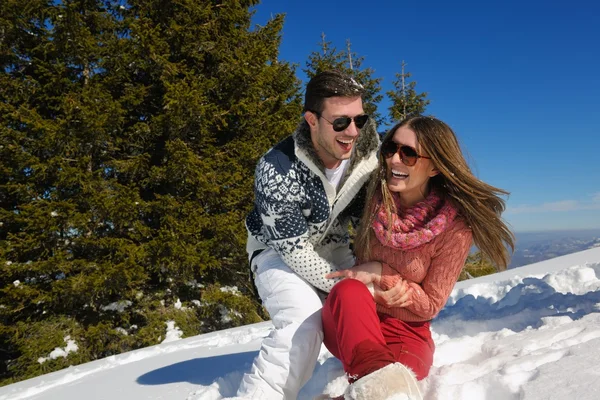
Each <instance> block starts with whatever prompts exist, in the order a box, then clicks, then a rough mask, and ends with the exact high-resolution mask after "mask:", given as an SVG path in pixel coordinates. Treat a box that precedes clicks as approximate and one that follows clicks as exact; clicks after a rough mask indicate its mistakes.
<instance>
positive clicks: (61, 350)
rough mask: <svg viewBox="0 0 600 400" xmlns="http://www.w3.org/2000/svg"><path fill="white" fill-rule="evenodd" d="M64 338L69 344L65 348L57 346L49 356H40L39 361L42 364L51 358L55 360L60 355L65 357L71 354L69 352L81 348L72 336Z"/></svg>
mask: <svg viewBox="0 0 600 400" xmlns="http://www.w3.org/2000/svg"><path fill="white" fill-rule="evenodd" d="M64 340H65V343H66V344H67V345H66V346H65V347H64V348H60V347H56V348H55V349H54V350H52V351H51V352H50V354H49V355H48V357H40V358H38V360H37V361H38V362H39V363H40V364H43V363H45V362H46V361H48V360H50V359H52V360H55V359H57V358H58V357H63V358H65V357H67V356H68V355H69V353H75V352H77V350H79V346H77V343H75V341H74V340H73V339H71V336H65V338H64Z"/></svg>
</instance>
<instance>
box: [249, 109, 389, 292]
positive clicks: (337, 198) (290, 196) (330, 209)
mask: <svg viewBox="0 0 600 400" xmlns="http://www.w3.org/2000/svg"><path fill="white" fill-rule="evenodd" d="M378 147H379V135H378V134H377V131H376V129H375V124H374V122H372V121H371V120H370V121H369V122H368V123H367V125H365V126H364V127H363V129H361V132H360V135H359V137H358V139H357V141H356V144H355V148H354V150H353V154H352V157H351V160H350V165H349V167H348V169H347V171H346V175H345V176H344V177H343V178H342V181H341V182H340V184H339V186H338V188H335V187H333V186H332V185H331V184H330V183H329V181H328V180H327V178H326V176H325V167H324V165H323V163H322V162H321V161H320V159H319V157H318V156H317V154H316V151H315V150H314V147H313V144H312V141H311V137H310V128H309V126H308V124H307V123H306V121H302V123H301V124H300V125H299V127H298V129H297V130H296V132H295V133H294V134H293V135H292V136H289V137H288V138H286V139H284V140H283V141H281V142H280V143H278V144H277V145H275V146H274V147H273V148H272V149H271V150H269V151H268V152H267V153H266V154H265V155H264V156H263V157H262V158H261V159H260V160H259V162H258V165H257V167H256V173H255V180H254V195H255V200H254V209H253V210H252V211H251V212H250V214H249V215H248V217H247V218H246V229H247V230H248V243H247V246H246V250H247V252H248V256H249V257H252V254H253V253H254V252H255V251H257V250H262V249H266V248H272V249H274V250H275V251H276V252H277V253H278V254H279V255H280V256H281V258H282V260H283V261H284V262H285V263H286V264H287V265H288V266H289V267H290V268H291V269H292V270H293V271H294V272H296V273H297V274H298V275H300V276H301V277H302V278H304V279H305V280H306V281H308V282H309V283H310V284H311V285H313V286H314V287H316V288H317V289H320V290H322V291H325V292H329V291H330V290H331V288H332V287H333V285H334V284H335V283H336V280H332V279H325V278H324V275H325V274H327V273H329V272H331V271H335V270H337V269H338V268H349V267H351V266H352V265H353V264H354V256H353V255H352V252H351V250H350V248H349V234H348V225H349V222H350V221H351V219H353V218H356V217H359V216H360V213H361V212H362V204H361V202H360V201H359V199H360V197H361V196H358V193H359V191H361V189H363V187H364V186H365V183H366V182H367V180H368V178H369V176H370V174H371V172H372V171H373V170H374V169H375V168H376V167H377V155H376V151H377V148H378ZM352 222H356V221H355V220H352Z"/></svg>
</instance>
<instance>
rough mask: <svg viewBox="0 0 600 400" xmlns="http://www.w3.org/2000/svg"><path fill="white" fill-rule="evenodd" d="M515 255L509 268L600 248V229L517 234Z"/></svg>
mask: <svg viewBox="0 0 600 400" xmlns="http://www.w3.org/2000/svg"><path fill="white" fill-rule="evenodd" d="M515 235H516V237H517V243H516V249H515V253H514V254H513V256H512V259H511V263H510V264H509V266H508V268H509V269H510V268H516V267H520V266H522V265H527V264H533V263H536V262H539V261H544V260H548V259H550V258H554V257H559V256H563V255H566V254H571V253H576V252H578V251H583V250H587V249H591V248H593V247H600V229H593V230H577V231H575V230H565V231H546V232H517V233H515Z"/></svg>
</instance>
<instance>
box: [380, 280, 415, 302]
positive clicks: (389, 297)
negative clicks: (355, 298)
mask: <svg viewBox="0 0 600 400" xmlns="http://www.w3.org/2000/svg"><path fill="white" fill-rule="evenodd" d="M412 293H413V288H411V287H410V286H409V285H408V283H407V282H406V281H405V280H404V279H400V280H399V281H398V282H397V283H396V285H394V287H392V288H390V289H388V290H381V288H380V287H379V286H375V293H374V295H373V297H374V299H375V302H376V303H377V304H381V305H382V306H386V307H389V308H392V307H408V306H410V305H411V304H412V301H411V300H409V299H410V298H411V296H412Z"/></svg>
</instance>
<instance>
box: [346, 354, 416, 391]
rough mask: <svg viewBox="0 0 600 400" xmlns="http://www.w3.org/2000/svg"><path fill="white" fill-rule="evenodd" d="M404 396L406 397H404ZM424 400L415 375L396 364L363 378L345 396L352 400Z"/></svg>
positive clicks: (349, 387)
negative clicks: (402, 399) (391, 399)
mask: <svg viewBox="0 0 600 400" xmlns="http://www.w3.org/2000/svg"><path fill="white" fill-rule="evenodd" d="M402 395H404V397H402ZM392 396H394V397H393V398H397V399H400V398H405V399H407V400H409V399H410V400H422V399H423V397H422V395H421V392H420V391H419V385H418V384H417V378H416V377H415V374H414V373H413V372H412V371H411V370H410V369H408V368H406V367H405V366H404V365H402V364H400V363H394V364H389V365H386V366H385V367H383V368H381V369H378V370H377V371H374V372H371V373H370V374H368V375H365V376H363V377H362V378H360V379H359V380H357V381H356V382H354V383H353V384H351V385H350V386H348V389H347V390H346V393H345V394H344V398H345V399H351V400H386V399H388V398H390V397H392Z"/></svg>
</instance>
